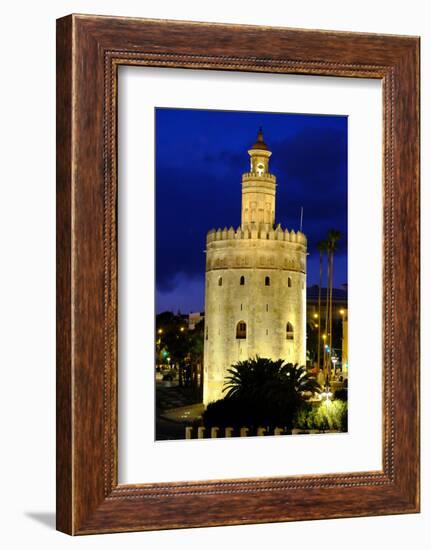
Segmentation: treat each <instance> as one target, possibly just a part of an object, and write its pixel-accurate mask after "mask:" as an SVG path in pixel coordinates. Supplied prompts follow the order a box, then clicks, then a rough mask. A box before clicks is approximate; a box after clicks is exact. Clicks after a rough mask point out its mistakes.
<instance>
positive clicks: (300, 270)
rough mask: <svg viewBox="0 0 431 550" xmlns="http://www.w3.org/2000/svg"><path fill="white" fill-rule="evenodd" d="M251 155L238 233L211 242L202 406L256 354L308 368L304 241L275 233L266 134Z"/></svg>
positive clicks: (216, 234)
mask: <svg viewBox="0 0 431 550" xmlns="http://www.w3.org/2000/svg"><path fill="white" fill-rule="evenodd" d="M249 154H250V157H251V172H248V173H246V174H244V175H243V178H242V216H241V226H240V227H238V229H237V230H234V229H233V228H232V227H231V228H230V229H227V228H225V229H223V230H222V229H218V230H211V231H209V233H208V235H207V246H206V280H205V336H204V338H205V340H204V403H205V404H208V403H210V402H211V401H215V400H217V399H220V398H222V397H223V395H224V394H223V391H222V390H223V385H224V383H225V376H226V374H227V369H228V368H229V367H230V366H231V365H233V364H234V363H236V362H238V361H243V360H246V359H248V358H250V357H254V356H256V355H259V356H260V357H268V358H271V359H283V360H285V361H286V362H291V363H299V364H301V365H303V364H305V354H306V254H307V239H306V237H305V235H304V234H303V233H301V232H297V233H295V232H294V231H288V230H287V229H286V230H283V229H282V228H281V227H280V226H277V227H276V228H274V219H275V189H276V180H275V176H273V175H272V174H270V173H269V172H268V160H269V157H270V155H271V153H270V151H268V148H267V146H266V144H265V143H264V142H263V136H262V133H261V131H260V132H259V134H258V140H257V142H256V144H255V145H254V146H253V147H252V148H251V150H250V151H249Z"/></svg>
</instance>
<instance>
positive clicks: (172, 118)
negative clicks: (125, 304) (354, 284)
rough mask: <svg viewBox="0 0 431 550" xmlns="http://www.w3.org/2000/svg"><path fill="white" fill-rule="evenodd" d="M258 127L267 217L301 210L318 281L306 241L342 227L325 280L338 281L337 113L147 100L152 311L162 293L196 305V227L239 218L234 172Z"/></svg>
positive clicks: (342, 131) (342, 250) (343, 266)
mask: <svg viewBox="0 0 431 550" xmlns="http://www.w3.org/2000/svg"><path fill="white" fill-rule="evenodd" d="M260 126H262V127H263V131H264V137H265V141H266V142H267V144H268V146H269V148H270V150H271V151H272V153H273V154H272V157H271V160H270V171H271V172H272V173H274V174H275V175H276V176H277V184H278V185H277V196H276V223H281V224H282V226H284V227H288V228H289V229H295V230H297V229H299V219H300V209H301V207H303V209H304V221H303V231H304V233H305V234H306V235H307V238H308V244H309V253H310V255H309V257H308V280H307V284H308V285H310V284H314V283H316V282H317V280H318V261H316V260H317V258H318V256H317V252H316V243H317V242H318V241H319V240H321V239H323V238H324V237H325V235H326V233H327V231H328V230H329V229H331V228H333V227H334V228H337V229H339V230H340V231H341V232H342V239H341V242H340V244H339V251H338V255H339V259H338V261H337V270H336V273H335V284H336V285H340V284H342V283H344V282H346V281H347V118H346V117H340V116H319V115H292V114H278V113H248V112H247V113H245V112H234V111H201V110H190V109H157V110H156V286H157V300H156V301H157V309H158V311H161V309H160V307H161V306H162V305H163V304H166V303H167V302H166V295H169V303H172V304H173V303H175V302H177V303H178V304H180V303H181V304H186V303H187V300H189V302H190V305H194V306H195V307H191V308H187V309H194V310H196V309H202V308H203V277H204V274H205V255H204V249H205V237H206V233H207V231H208V230H209V229H211V228H213V227H224V226H227V227H230V226H231V225H232V226H233V227H235V228H236V227H238V225H239V224H240V221H241V220H240V218H241V174H242V173H243V172H246V171H248V169H249V156H248V154H247V149H248V148H249V147H250V146H251V145H252V144H253V143H254V141H255V138H256V133H257V129H258V128H259V127H260ZM189 280H194V281H195V283H194V284H191V283H190V281H189ZM199 280H201V281H202V283H201V284H199ZM185 296H186V297H185ZM159 306H160V307H159ZM172 309H175V308H174V307H172Z"/></svg>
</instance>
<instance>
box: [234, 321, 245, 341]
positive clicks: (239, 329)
mask: <svg viewBox="0 0 431 550" xmlns="http://www.w3.org/2000/svg"><path fill="white" fill-rule="evenodd" d="M236 337H237V340H244V339H245V338H247V324H246V323H245V321H239V323H238V324H237V325H236Z"/></svg>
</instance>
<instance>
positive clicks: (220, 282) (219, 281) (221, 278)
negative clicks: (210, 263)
mask: <svg viewBox="0 0 431 550" xmlns="http://www.w3.org/2000/svg"><path fill="white" fill-rule="evenodd" d="M222 284H223V277H219V278H218V286H222Z"/></svg>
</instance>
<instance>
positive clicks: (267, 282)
mask: <svg viewBox="0 0 431 550" xmlns="http://www.w3.org/2000/svg"><path fill="white" fill-rule="evenodd" d="M270 284H271V279H270V278H269V277H268V276H266V277H265V286H270Z"/></svg>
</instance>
